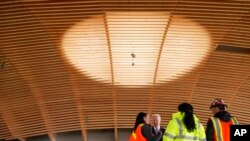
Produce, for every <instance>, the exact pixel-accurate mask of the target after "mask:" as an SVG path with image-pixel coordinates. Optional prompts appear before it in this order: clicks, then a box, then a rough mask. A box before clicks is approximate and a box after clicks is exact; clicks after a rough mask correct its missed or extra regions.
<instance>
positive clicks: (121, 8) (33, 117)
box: [0, 0, 250, 141]
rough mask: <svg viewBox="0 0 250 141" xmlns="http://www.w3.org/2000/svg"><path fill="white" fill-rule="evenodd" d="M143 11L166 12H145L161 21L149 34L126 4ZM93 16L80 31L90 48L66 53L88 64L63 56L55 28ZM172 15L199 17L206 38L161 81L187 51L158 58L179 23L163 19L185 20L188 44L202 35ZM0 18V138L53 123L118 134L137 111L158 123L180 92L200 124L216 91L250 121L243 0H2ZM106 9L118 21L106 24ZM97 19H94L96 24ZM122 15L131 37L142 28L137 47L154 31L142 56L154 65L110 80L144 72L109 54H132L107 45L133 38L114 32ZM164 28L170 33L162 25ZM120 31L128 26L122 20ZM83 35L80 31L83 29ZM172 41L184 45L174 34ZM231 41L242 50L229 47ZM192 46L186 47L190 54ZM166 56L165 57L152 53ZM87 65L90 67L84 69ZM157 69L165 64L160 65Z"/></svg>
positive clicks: (50, 130)
mask: <svg viewBox="0 0 250 141" xmlns="http://www.w3.org/2000/svg"><path fill="white" fill-rule="evenodd" d="M110 12H111V13H119V12H120V13H123V16H124V17H126V16H127V17H126V18H122V16H120V15H118V16H113V18H112V16H110V15H109V14H107V13H110ZM143 12H146V13H147V14H146V15H147V16H148V17H152V16H155V15H156V16H157V14H155V13H157V12H158V13H162V12H165V13H168V18H167V19H162V18H159V17H158V18H155V17H153V18H152V19H154V18H155V21H154V20H153V21H151V23H152V24H149V26H150V27H152V29H153V28H155V27H156V26H154V25H153V23H154V22H155V23H156V24H159V21H161V20H163V21H164V20H165V21H166V24H165V25H163V26H162V27H163V28H162V29H161V30H159V29H160V28H159V27H157V28H156V31H159V33H158V32H157V34H159V35H161V36H159V35H155V34H156V32H151V33H147V32H144V31H141V30H140V28H139V27H138V25H137V27H136V24H134V25H133V23H135V22H133V16H135V14H132V16H131V13H143ZM150 13H154V14H150ZM98 16H99V17H101V18H100V19H101V21H103V22H101V23H95V22H90V23H88V24H87V25H86V26H85V28H86V29H88V31H90V32H91V33H96V34H94V36H91V38H90V39H89V40H88V39H82V40H84V41H85V42H86V43H85V44H82V45H81V46H80V47H81V48H84V47H86V46H88V45H90V47H91V48H92V49H93V48H94V49H93V50H92V51H93V52H92V53H91V52H87V53H86V52H85V54H81V53H79V54H78V52H77V51H75V52H73V53H72V54H70V55H71V56H73V58H74V57H76V58H77V57H78V59H79V58H80V59H82V60H83V64H88V65H90V66H91V65H92V68H91V69H89V70H88V72H87V73H86V71H85V70H84V68H82V69H79V68H77V67H75V66H74V64H73V65H72V63H71V62H70V59H69V58H67V57H65V56H67V54H66V53H65V52H64V50H65V49H64V48H63V45H62V42H63V41H62V40H63V38H62V37H63V36H64V34H65V32H66V31H68V30H69V29H70V28H71V27H72V26H73V25H75V24H76V23H79V22H80V21H82V20H84V19H85V20H86V19H91V18H92V17H98ZM129 16H130V17H131V19H130V18H128V17H129ZM142 16H143V15H142ZM147 16H146V17H147ZM110 17H111V18H110ZM176 17H185V19H189V20H191V21H194V22H195V23H197V24H199V25H200V26H201V27H204V28H205V29H206V31H207V32H208V33H209V35H210V38H211V40H210V43H209V44H210V45H209V48H208V49H206V51H207V54H206V55H204V56H201V58H200V60H201V61H199V62H198V64H196V66H195V67H192V68H186V69H187V70H188V71H186V72H185V73H177V72H175V71H174V70H175V69H173V71H171V73H173V74H172V75H171V76H170V77H171V78H174V79H172V80H171V81H170V80H169V81H167V79H166V81H165V79H163V78H165V77H166V75H165V74H168V73H170V72H168V68H165V69H162V70H161V68H162V67H165V66H168V65H169V63H173V64H174V63H179V62H178V59H179V58H181V57H182V56H185V55H186V54H187V53H189V52H187V53H186V54H184V53H182V54H179V53H178V50H177V49H175V48H173V50H172V53H171V55H169V56H170V58H164V56H167V55H168V52H164V51H165V49H166V48H167V46H165V45H166V44H168V43H169V42H168V41H167V39H169V38H171V37H176V38H178V37H179V36H181V35H179V34H177V33H179V32H177V31H178V29H174V30H171V29H172V28H171V27H172V26H174V25H182V28H180V30H184V29H185V28H187V29H190V28H191V29H194V30H193V31H188V33H187V35H188V36H185V37H186V38H185V40H187V41H189V40H192V41H194V42H192V44H193V45H194V46H195V45H198V48H203V47H204V46H207V44H208V43H207V42H205V41H204V39H202V38H200V37H198V36H197V37H196V38H195V40H194V39H192V38H190V37H193V35H197V34H198V35H199V34H201V33H200V32H199V31H197V30H195V29H196V26H194V25H196V24H189V23H186V22H185V20H183V22H179V23H178V22H177V24H173V23H175V21H176ZM0 18H1V19H0V33H1V36H0V140H1V139H5V140H11V139H19V140H25V139H26V138H28V137H32V136H38V135H44V134H48V135H49V137H50V139H51V140H52V141H55V140H56V136H57V133H60V132H67V131H76V130H81V131H82V137H83V140H85V141H86V139H87V133H88V132H87V131H88V130H89V129H108V128H112V129H114V139H115V141H117V132H118V131H117V129H118V128H132V126H133V124H134V121H135V116H136V114H137V113H138V112H139V111H145V112H148V113H159V114H161V115H162V125H163V126H166V125H167V122H168V121H169V119H170V118H171V114H172V113H173V112H175V111H176V107H177V106H178V104H179V103H181V102H190V103H192V104H193V106H194V108H195V113H196V114H197V116H198V117H199V118H200V120H201V121H202V123H203V124H204V125H205V124H206V121H207V119H208V117H209V116H211V113H210V111H209V104H210V102H211V100H212V99H213V98H223V99H224V100H225V101H226V103H227V104H228V105H229V109H228V110H229V111H230V112H231V113H232V114H233V115H235V116H236V117H237V118H238V120H239V121H240V123H242V124H247V123H248V124H249V123H250V117H249V115H250V110H249V107H250V103H249V101H250V78H249V75H250V71H249V70H250V63H249V62H250V52H249V49H250V35H249V33H250V1H249V0H230V1H227V0H154V1H153V0H152V1H149V0H82V1H81V0H1V2H0ZM115 19H119V20H124V21H125V22H123V23H122V22H120V23H119V24H121V25H119V24H115V22H114V21H115ZM112 20H113V21H112ZM148 21H150V19H146V18H145V19H143V20H142V21H141V23H140V24H141V25H143V23H144V25H147V24H148ZM170 22H171V23H170ZM97 24H100V26H101V27H102V28H95V25H97ZM128 25H132V26H135V27H136V28H135V30H133V34H131V37H137V36H142V35H143V34H148V36H147V35H145V38H144V39H145V40H140V42H139V43H138V44H139V45H138V46H136V47H141V46H144V45H145V46H147V47H148V46H149V48H150V43H149V41H148V40H151V39H155V38H157V41H158V42H156V43H154V45H155V46H158V48H157V52H156V54H157V55H156V57H152V58H149V59H151V60H152V61H153V62H154V63H153V64H154V65H153V66H148V67H149V68H153V71H152V73H146V74H147V75H152V77H151V82H150V83H149V84H147V85H144V84H140V83H138V85H134V84H133V87H131V86H129V87H126V85H117V80H118V79H119V78H123V79H124V80H125V79H126V80H127V81H130V80H131V81H130V82H135V81H136V82H137V79H135V78H137V77H138V76H137V75H140V74H142V72H143V73H145V72H144V69H143V68H140V69H137V71H136V73H134V74H133V75H131V74H130V72H129V71H125V70H123V71H121V72H122V73H118V72H119V70H120V68H123V67H124V66H122V65H117V64H116V63H117V61H116V60H119V59H122V55H124V53H125V54H126V53H127V54H128V56H129V57H130V59H128V58H129V57H127V62H126V59H125V63H128V64H131V56H130V53H131V52H129V51H128V52H125V51H127V50H126V49H125V50H120V51H118V53H115V51H116V50H115V45H116V43H117V44H119V43H120V44H119V45H120V46H122V45H124V44H126V43H127V42H132V41H131V40H129V39H130V38H128V37H127V38H126V39H125V38H123V37H124V36H125V33H126V32H125V31H124V32H121V31H120V30H119V29H121V28H116V27H120V26H121V27H127V26H128ZM159 25H162V24H159ZM110 27H113V28H110ZM94 31H96V32H94ZM115 31H117V32H115ZM170 31H172V32H171V33H173V34H171V35H173V36H171V35H170V34H169V33H170ZM127 32H129V33H130V32H131V33H132V31H130V30H128V31H127ZM115 33H117V34H115ZM122 33H124V34H122ZM80 34H81V33H80ZM118 34H119V35H120V34H121V35H120V36H118ZM88 35H90V34H87V32H86V37H88ZM103 35H104V36H103ZM84 36H85V34H84ZM99 36H102V37H103V39H104V40H105V42H104V43H105V44H102V47H103V48H104V49H105V50H106V52H105V53H106V54H105V55H106V57H104V58H103V56H101V55H96V53H97V54H98V51H100V50H95V49H96V48H95V44H93V43H92V44H90V42H96V41H97V40H99V39H100V38H99ZM89 37H90V36H89ZM146 37H147V38H146ZM154 37H155V38H154ZM158 37H159V38H158ZM97 38H98V39H97ZM122 39H124V40H122ZM72 40H74V39H73V38H72ZM147 41H148V42H147ZM154 41H156V40H154ZM196 41H197V42H199V44H197V42H196ZM121 42H122V43H124V44H122V43H121ZM81 43H82V42H81ZM202 43H203V44H202ZM128 44H129V43H128ZM218 45H226V47H225V48H224V49H223V50H219V49H216V48H217V46H218ZM72 47H73V46H72ZM128 47H129V46H128ZM181 47H183V48H185V47H186V46H185V44H182V46H181ZM192 47H193V46H192ZM227 47H228V49H227ZM231 47H234V50H235V49H236V50H237V48H238V49H239V50H242V51H233V50H232V49H230V48H231ZM125 48H126V46H125ZM145 48H146V47H145ZM242 48H243V49H242ZM119 49H121V48H118V50H119ZM147 49H148V48H146V49H145V50H141V52H140V53H142V54H143V53H144V55H145V54H150V53H151V50H149V51H147ZM95 51H96V52H95ZM123 51H124V52H123ZM119 53H120V54H119ZM199 54H200V52H199V51H196V50H195V51H194V52H193V54H189V56H191V57H193V56H197V55H199ZM83 56H88V57H91V56H93V58H94V59H97V61H96V62H93V61H90V62H88V60H87V59H88V57H85V58H84V57H83ZM81 57H82V58H81ZM86 58H87V59H86ZM125 58H126V57H125ZM135 59H136V58H135ZM144 59H145V58H144ZM147 59H148V58H147ZM166 59H172V60H170V61H166V62H167V63H162V62H161V61H164V60H166ZM194 61H195V60H192V59H189V58H188V57H187V58H185V59H184V61H181V62H182V65H180V68H182V67H184V66H185V65H186V64H188V63H189V62H194ZM85 62H86V63H85ZM107 62H108V65H107V66H106V64H105V63H107ZM139 63H140V62H139ZM146 63H148V62H146ZM98 64H101V65H99V68H98V67H95V66H98ZM135 65H137V64H135ZM93 66H94V67H93ZM100 66H102V67H100ZM145 66H147V65H145ZM145 66H144V67H145ZM145 69H146V68H145ZM91 70H93V71H94V72H97V73H96V74H97V75H96V76H95V75H91V73H92V72H91ZM107 70H109V73H108V74H107ZM164 71H167V72H166V73H165V74H164ZM89 73H90V74H89ZM99 74H102V75H101V76H106V75H108V76H109V79H108V80H106V79H103V78H101V77H99ZM147 75H145V77H147ZM142 77H144V75H142ZM121 80H122V79H121ZM138 82H140V81H138Z"/></svg>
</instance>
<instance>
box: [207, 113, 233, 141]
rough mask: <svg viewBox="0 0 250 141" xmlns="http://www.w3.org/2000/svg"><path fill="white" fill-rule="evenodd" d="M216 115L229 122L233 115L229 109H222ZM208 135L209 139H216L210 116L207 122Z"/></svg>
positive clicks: (210, 140) (211, 140)
mask: <svg viewBox="0 0 250 141" xmlns="http://www.w3.org/2000/svg"><path fill="white" fill-rule="evenodd" d="M214 117H216V118H219V119H220V120H222V121H226V122H229V121H230V120H231V118H232V115H231V114H230V113H228V112H227V111H220V112H218V113H216V114H215V115H214ZM206 137H207V141H214V126H213V123H212V121H211V119H210V118H209V119H208V122H207V129H206Z"/></svg>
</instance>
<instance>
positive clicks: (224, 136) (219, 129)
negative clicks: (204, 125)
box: [210, 117, 239, 141]
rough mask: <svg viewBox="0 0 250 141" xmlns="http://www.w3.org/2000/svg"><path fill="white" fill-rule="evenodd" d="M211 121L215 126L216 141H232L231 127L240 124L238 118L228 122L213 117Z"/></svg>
mask: <svg viewBox="0 0 250 141" xmlns="http://www.w3.org/2000/svg"><path fill="white" fill-rule="evenodd" d="M210 119H211V121H212V123H213V126H214V139H215V141H230V125H235V124H239V123H238V121H237V120H236V118H234V117H232V118H231V120H230V121H228V122H225V121H222V120H220V119H219V118H216V117H211V118H210Z"/></svg>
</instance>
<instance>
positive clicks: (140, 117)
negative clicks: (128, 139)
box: [134, 112, 149, 131]
mask: <svg viewBox="0 0 250 141" xmlns="http://www.w3.org/2000/svg"><path fill="white" fill-rule="evenodd" d="M142 123H145V124H149V115H148V114H147V113H144V112H140V113H138V114H137V116H136V121H135V125H134V131H135V130H136V128H137V126H138V125H139V124H142Z"/></svg>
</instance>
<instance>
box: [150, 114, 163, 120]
mask: <svg viewBox="0 0 250 141" xmlns="http://www.w3.org/2000/svg"><path fill="white" fill-rule="evenodd" d="M155 117H160V118H161V116H160V114H153V115H152V118H153V119H154V118H155Z"/></svg>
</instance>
